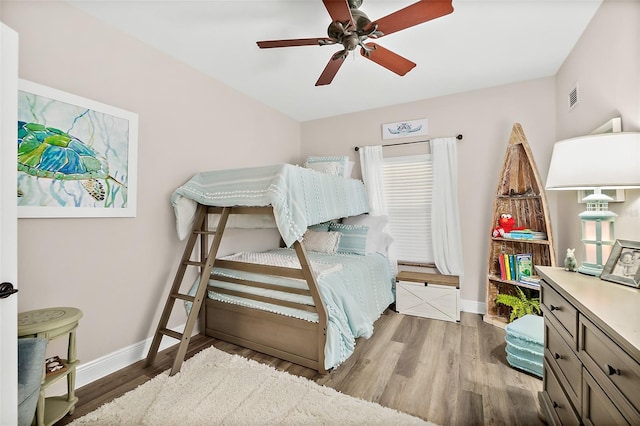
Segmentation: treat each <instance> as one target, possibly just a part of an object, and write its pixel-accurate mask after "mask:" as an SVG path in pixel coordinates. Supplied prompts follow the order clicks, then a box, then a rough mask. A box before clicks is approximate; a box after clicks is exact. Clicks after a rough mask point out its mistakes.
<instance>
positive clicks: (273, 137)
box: [0, 1, 300, 363]
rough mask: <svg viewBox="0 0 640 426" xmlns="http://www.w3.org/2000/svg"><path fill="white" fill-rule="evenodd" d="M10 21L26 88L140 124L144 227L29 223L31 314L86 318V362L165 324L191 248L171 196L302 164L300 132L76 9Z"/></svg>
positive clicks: (23, 264) (81, 339) (26, 286)
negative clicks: (240, 170)
mask: <svg viewBox="0 0 640 426" xmlns="http://www.w3.org/2000/svg"><path fill="white" fill-rule="evenodd" d="M0 12H1V16H2V21H3V22H4V23H6V24H7V25H9V26H10V27H12V28H13V29H15V30H16V31H17V32H18V33H19V35H20V70H19V74H20V77H21V78H24V79H27V80H31V81H34V82H37V83H40V84H44V85H47V86H50V87H54V88H56V89H59V90H63V91H66V92H69V93H73V94H75V95H79V96H82V97H86V98H90V99H93V100H96V101H99V102H103V103H106V104H109V105H113V106H116V107H118V108H123V109H126V110H129V111H133V112H136V113H137V114H138V115H139V166H138V214H137V217H136V218H125V219H21V220H19V253H18V255H19V288H20V297H19V310H20V311H26V310H31V309H36V308H42V307H50V306H67V305H68V306H75V307H78V308H80V309H81V310H82V311H83V312H84V317H83V318H82V320H81V322H80V327H79V330H78V356H79V358H80V359H81V360H82V361H83V363H86V362H89V361H92V360H94V359H96V358H99V357H102V356H105V355H107V354H110V353H112V352H114V351H117V350H120V349H123V348H125V347H127V346H129V345H133V344H135V343H138V342H140V341H143V340H144V339H146V338H147V337H148V336H151V335H152V333H153V330H154V329H155V327H156V325H157V321H158V319H159V316H160V311H161V309H162V306H163V305H164V298H165V297H166V294H167V292H168V288H169V286H170V285H171V280H172V279H173V274H174V273H175V270H176V268H177V265H178V260H179V259H180V256H181V252H182V249H183V246H184V242H181V241H179V240H178V239H177V237H176V233H175V226H174V223H175V219H174V216H173V211H172V209H171V206H170V202H169V196H170V194H171V192H172V191H173V190H174V189H175V188H176V187H177V186H179V185H181V184H182V183H183V182H185V181H186V180H187V179H188V178H189V177H191V176H192V175H193V174H194V173H196V172H198V171H202V170H210V169H219V168H230V167H244V166H256V165H264V164H267V163H278V162H292V161H296V160H297V158H298V157H299V145H300V124H299V123H298V122H296V121H294V120H292V119H290V118H288V117H286V116H284V115H282V114H280V113H278V112H276V111H274V110H273V109H270V108H268V107H266V106H264V105H263V104H260V103H258V102H257V101H254V100H252V99H250V98H248V97H246V96H244V95H242V94H239V93H238V92H235V91H234V90H232V89H230V88H229V87H228V86H225V85H223V84H220V83H219V82H217V81H215V80H212V79H211V78H208V77H206V76H205V75H203V74H201V73H199V72H197V71H195V70H194V69H192V68H189V67H188V66H185V65H183V64H181V63H178V62H177V61H175V60H172V59H170V58H169V57H167V56H166V55H164V54H162V53H160V52H158V51H156V50H154V49H153V48H150V47H148V46H146V45H143V44H142V43H140V42H138V41H136V40H135V39H132V38H130V37H128V36H126V35H124V34H122V33H119V32H117V31H114V30H112V29H110V28H108V27H106V26H104V25H103V24H102V23H100V22H99V21H97V20H95V19H94V18H92V17H89V16H87V15H85V14H84V13H83V12H80V11H78V10H77V9H75V8H73V7H71V6H68V5H67V4H66V3H64V2H62V3H51V2H6V1H3V2H2V5H1V9H0ZM176 311H178V312H180V311H181V310H180V309H177V310H176ZM183 323H184V316H183V315H177V316H176V317H175V318H173V319H172V321H171V323H170V326H176V325H179V324H183ZM53 350H56V351H57V352H58V353H60V351H61V350H62V349H55V348H54V349H53Z"/></svg>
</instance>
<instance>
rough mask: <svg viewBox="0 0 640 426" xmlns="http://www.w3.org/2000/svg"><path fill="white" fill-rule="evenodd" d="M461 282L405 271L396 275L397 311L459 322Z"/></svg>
mask: <svg viewBox="0 0 640 426" xmlns="http://www.w3.org/2000/svg"><path fill="white" fill-rule="evenodd" d="M459 303H460V278H459V277H457V276H453V275H440V274H437V273H434V272H427V271H418V270H402V271H399V272H398V275H396V310H397V311H398V312H399V313H401V314H406V315H415V316H419V317H425V318H433V319H439V320H444V321H454V322H459V321H460V308H459V306H458V305H459Z"/></svg>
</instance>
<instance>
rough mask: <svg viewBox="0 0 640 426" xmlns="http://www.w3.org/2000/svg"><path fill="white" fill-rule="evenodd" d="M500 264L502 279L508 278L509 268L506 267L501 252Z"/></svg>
mask: <svg viewBox="0 0 640 426" xmlns="http://www.w3.org/2000/svg"><path fill="white" fill-rule="evenodd" d="M498 264H499V265H500V279H501V280H506V279H507V269H506V268H505V264H504V255H502V254H501V255H500V256H498Z"/></svg>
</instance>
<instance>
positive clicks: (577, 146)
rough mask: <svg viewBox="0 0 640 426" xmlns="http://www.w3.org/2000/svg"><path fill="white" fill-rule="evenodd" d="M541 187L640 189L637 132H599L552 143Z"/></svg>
mask: <svg viewBox="0 0 640 426" xmlns="http://www.w3.org/2000/svg"><path fill="white" fill-rule="evenodd" d="M545 188H546V189H553V190H562V189H566V190H581V189H593V188H602V189H616V188H640V133H636V132H619V133H603V134H600V135H589V136H582V137H577V138H573V139H566V140H563V141H560V142H556V143H555V144H554V146H553V154H552V155H551V164H550V165H549V174H548V175H547V184H546V187H545Z"/></svg>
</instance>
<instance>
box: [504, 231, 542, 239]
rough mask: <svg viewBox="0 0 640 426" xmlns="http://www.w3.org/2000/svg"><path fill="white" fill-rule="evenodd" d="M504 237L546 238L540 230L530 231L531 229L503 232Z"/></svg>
mask: <svg viewBox="0 0 640 426" xmlns="http://www.w3.org/2000/svg"><path fill="white" fill-rule="evenodd" d="M504 237H505V238H509V239H512V240H546V239H547V234H546V233H545V232H540V231H532V230H531V229H517V230H515V229H514V230H513V231H511V232H507V233H505V234H504Z"/></svg>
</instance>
